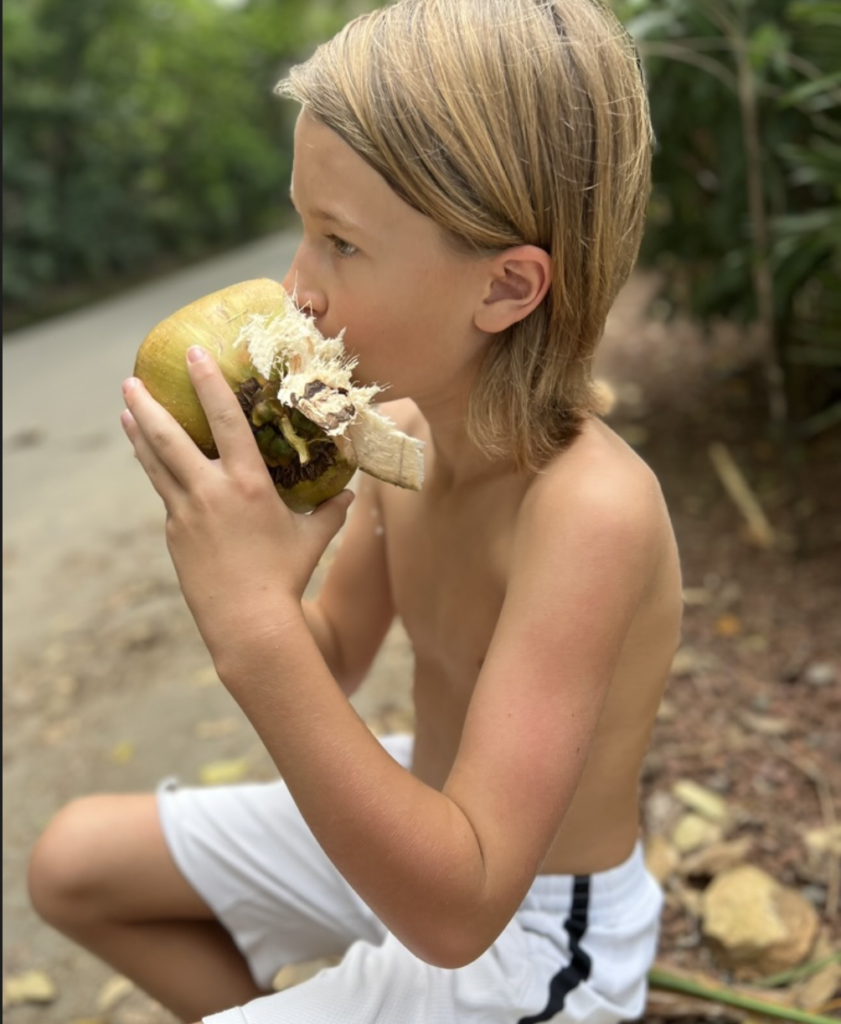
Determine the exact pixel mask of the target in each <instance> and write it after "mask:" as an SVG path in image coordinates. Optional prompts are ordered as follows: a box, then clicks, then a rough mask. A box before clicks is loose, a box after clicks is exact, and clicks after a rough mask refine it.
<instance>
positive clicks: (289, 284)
mask: <svg viewBox="0 0 841 1024" xmlns="http://www.w3.org/2000/svg"><path fill="white" fill-rule="evenodd" d="M283 287H284V288H285V289H286V291H287V292H288V293H289V294H290V295H292V296H294V298H295V304H296V305H297V307H298V309H302V310H303V311H304V312H306V313H309V315H310V316H312V317H315V319H318V317H320V316H324V314H325V313H326V312H327V296H326V295H325V294H324V292H323V291H322V290H321V289H320V288H318V287H316V286H315V285H314V284H313V283H312V281H311V280H310V279H309V275H305V274H304V273H302V272H301V268H300V266H299V263H298V260H297V259H295V260H294V261H293V263H292V266H291V267H290V268H289V273H288V274H287V275H286V277H285V278H284V279H283Z"/></svg>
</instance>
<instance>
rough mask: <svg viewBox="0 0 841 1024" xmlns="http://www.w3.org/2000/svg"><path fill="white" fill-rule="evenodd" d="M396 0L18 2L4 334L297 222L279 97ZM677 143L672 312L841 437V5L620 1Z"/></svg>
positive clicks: (655, 261) (785, 403) (664, 263)
mask: <svg viewBox="0 0 841 1024" xmlns="http://www.w3.org/2000/svg"><path fill="white" fill-rule="evenodd" d="M371 6H374V2H373V0H355V2H354V0H320V2H319V0H316V2H312V0H250V2H249V0H227V2H222V0H177V2H164V0H86V2H85V3H84V4H68V3H65V2H64V0H6V2H4V4H3V303H4V330H6V329H11V328H14V327H17V326H21V325H23V324H25V323H27V322H31V321H32V320H33V319H35V318H38V317H41V316H44V315H50V314H52V313H55V312H61V311H63V310H66V309H68V308H71V307H73V306H76V305H79V304H82V303H84V302H86V301H89V300H91V299H92V298H95V297H98V296H101V295H102V294H104V293H106V292H108V291H109V290H114V289H116V288H120V287H123V286H125V285H126V284H127V283H131V282H134V281H136V280H138V278H142V277H147V276H150V275H153V274H157V273H161V272H164V271H165V270H166V269H167V268H170V267H172V266H174V265H177V264H179V263H182V262H184V261H187V260H191V259H195V258H199V257H202V256H205V255H208V254H210V253H212V252H216V251H218V250H220V249H223V248H226V247H229V246H233V245H236V244H238V243H241V242H243V241H246V240H248V239H251V238H254V237H255V236H257V235H259V234H260V233H262V232H264V231H266V230H268V229H271V228H274V227H277V226H278V225H279V224H280V223H282V222H283V217H284V214H285V212H286V204H285V183H286V181H287V180H288V172H289V162H290V132H291V118H292V114H291V111H290V110H289V109H288V107H287V105H286V104H283V103H281V102H280V101H278V100H277V99H276V98H275V97H274V96H273V95H272V85H273V84H274V82H275V81H276V80H277V79H278V78H279V77H280V75H281V74H282V72H283V69H284V67H285V66H286V65H287V64H289V63H290V62H292V61H295V60H298V59H300V58H302V57H304V56H306V54H307V53H308V52H310V50H311V49H312V48H313V46H314V45H315V44H316V43H317V41H318V40H320V39H322V38H325V37H326V36H328V35H329V34H331V33H332V32H333V31H335V29H336V28H337V27H338V26H339V25H341V24H342V23H343V22H344V21H346V20H347V19H348V18H349V17H350V16H352V15H353V14H355V13H358V12H359V11H361V10H363V9H365V8H366V7H371ZM613 6H614V7H615V9H616V10H617V12H618V13H619V15H620V17H621V18H622V19H623V21H624V22H625V23H626V24H627V25H628V26H629V28H630V29H631V31H632V33H633V35H634V36H635V38H636V39H637V41H638V43H639V46H640V49H641V51H642V54H643V58H644V62H645V67H646V72H647V75H648V79H649V82H650V87H651V88H650V93H651V99H652V107H653V118H654V123H655V128H656V131H657V136H658V146H657V154H656V161H655V172H654V178H655V187H654V192H653V196H652V203H651V217H650V224H649V229H648V233H647V235H646V240H645V245H644V249H643V262H644V263H647V264H650V265H653V266H655V267H657V268H659V270H660V271H661V272H662V275H663V277H662V280H663V292H662V301H661V302H660V304H659V307H658V308H659V311H660V313H661V314H666V315H668V314H670V313H672V312H677V311H683V310H689V311H690V312H691V313H692V314H693V315H694V316H696V317H698V318H700V319H701V321H702V322H704V323H707V324H708V323H711V322H712V321H714V320H715V318H717V317H727V318H731V319H737V320H739V321H742V322H744V323H746V324H754V325H756V326H757V327H758V329H759V330H760V331H761V332H762V333H763V335H764V339H765V342H766V348H765V353H764V360H765V375H766V386H767V390H768V406H769V423H770V429H771V430H772V431H776V433H777V434H778V435H779V434H780V433H785V434H786V436H788V437H793V438H795V439H802V438H808V437H811V436H814V435H815V434H817V433H819V432H822V431H823V430H825V429H826V428H827V427H829V426H832V425H835V424H837V423H838V422H839V421H841V406H839V403H838V397H839V378H841V341H839V337H841V290H840V288H841V286H839V280H841V200H840V199H839V195H840V194H841V184H839V183H841V118H839V109H841V102H840V101H841V57H839V54H841V3H838V2H823V0H614V4H613Z"/></svg>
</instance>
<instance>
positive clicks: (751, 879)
mask: <svg viewBox="0 0 841 1024" xmlns="http://www.w3.org/2000/svg"><path fill="white" fill-rule="evenodd" d="M702 921H703V925H702V927H703V933H704V936H705V937H706V938H707V939H708V940H710V943H711V945H712V946H713V948H714V949H715V951H716V952H717V953H718V955H719V956H720V957H721V959H722V960H723V961H724V963H725V965H726V966H727V967H728V968H729V969H731V970H733V972H734V974H735V975H736V976H737V977H739V978H742V979H745V980H750V979H754V978H757V977H761V976H763V975H767V974H775V973H777V972H779V971H784V970H788V969H789V968H791V967H796V966H797V965H798V964H800V963H802V962H803V961H804V960H805V958H806V957H807V956H808V955H809V952H810V951H811V949H812V947H813V946H814V944H815V939H816V937H817V934H818V928H819V918H818V915H817V912H816V911H815V908H814V907H813V906H812V905H811V903H809V902H808V901H807V900H805V899H804V898H803V897H802V896H801V895H800V894H799V893H798V892H796V891H795V890H794V889H789V888H786V887H785V886H782V885H780V883H779V882H777V881H776V880H775V879H774V878H772V877H771V876H770V875H768V874H766V873H765V872H764V871H762V870H760V869H759V868H755V867H753V866H751V865H748V864H743V865H741V866H740V867H737V868H734V869H733V870H732V871H726V872H724V873H723V874H720V875H718V876H717V877H716V878H715V879H714V880H713V881H712V882H711V883H710V885H709V886H708V888H707V889H706V890H705V892H704V899H703V908H702Z"/></svg>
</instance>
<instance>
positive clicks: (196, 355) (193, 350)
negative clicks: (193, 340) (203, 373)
mask: <svg viewBox="0 0 841 1024" xmlns="http://www.w3.org/2000/svg"><path fill="white" fill-rule="evenodd" d="M206 355H207V353H206V352H205V350H204V349H203V348H202V347H201V345H191V346H190V347H189V348H188V349H187V358H188V359H189V360H190V362H191V363H199V362H201V361H202V359H204V357H205V356H206Z"/></svg>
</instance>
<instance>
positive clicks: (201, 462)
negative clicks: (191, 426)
mask: <svg viewBox="0 0 841 1024" xmlns="http://www.w3.org/2000/svg"><path fill="white" fill-rule="evenodd" d="M123 395H124V396H125V400H126V405H127V406H128V409H129V412H130V413H131V415H132V418H133V420H134V422H135V424H136V426H137V430H138V432H139V434H140V435H142V437H143V440H144V442H145V444H146V447H147V448H148V449H150V451H151V452H152V453H154V455H155V457H156V458H157V460H158V461H159V462H160V463H161V464H162V465H164V466H165V467H166V468H167V469H168V470H169V472H170V474H171V475H172V476H173V477H174V478H175V479H176V480H177V481H178V482H179V483H181V484H182V485H184V486H185V487H186V486H187V485H188V482H189V481H192V480H195V479H196V478H197V477H198V475H199V474H200V473H201V472H203V471H204V470H206V469H207V461H208V460H207V458H206V457H205V455H204V454H203V453H202V452H201V450H200V449H199V448H198V447H197V446H196V445H195V444H194V442H193V440H192V438H191V437H190V436H189V434H188V433H187V432H186V431H185V430H184V428H183V427H182V426H181V424H180V423H178V421H177V420H176V419H175V418H174V417H173V416H172V415H170V413H169V412H168V411H167V410H166V409H165V408H164V407H163V406H162V405H161V404H160V403H159V402H156V401H155V399H154V398H153V397H152V396H151V395H150V394H149V392H148V391H147V390H146V388H145V387H144V385H143V383H142V381H140V380H138V379H137V378H136V377H130V378H129V379H128V380H127V381H125V382H124V383H123ZM132 443H134V442H132ZM135 450H136V446H135ZM138 457H139V453H138ZM144 457H146V456H145V454H144ZM150 466H151V463H150ZM144 468H145V466H144ZM147 472H148V471H147Z"/></svg>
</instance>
